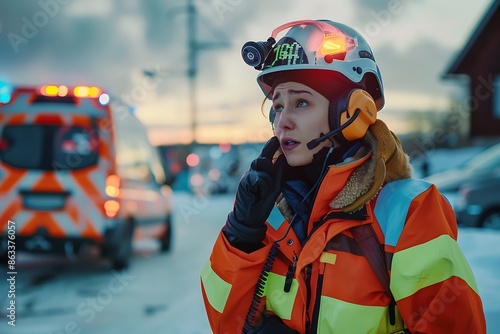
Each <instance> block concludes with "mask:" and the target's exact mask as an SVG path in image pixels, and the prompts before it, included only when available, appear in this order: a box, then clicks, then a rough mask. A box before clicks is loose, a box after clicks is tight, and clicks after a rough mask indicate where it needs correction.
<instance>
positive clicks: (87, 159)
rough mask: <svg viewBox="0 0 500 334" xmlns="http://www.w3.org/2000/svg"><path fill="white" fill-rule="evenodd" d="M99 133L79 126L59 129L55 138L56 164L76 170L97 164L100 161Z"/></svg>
mask: <svg viewBox="0 0 500 334" xmlns="http://www.w3.org/2000/svg"><path fill="white" fill-rule="evenodd" d="M98 144H99V137H98V135H97V131H93V130H91V129H84V128H81V127H77V126H66V127H60V128H58V129H57V131H56V133H55V137H54V151H53V152H54V164H55V165H57V166H63V168H66V169H70V170H74V169H82V168H86V167H89V166H92V165H95V164H97V160H98V159H99V151H98V149H99V145H98Z"/></svg>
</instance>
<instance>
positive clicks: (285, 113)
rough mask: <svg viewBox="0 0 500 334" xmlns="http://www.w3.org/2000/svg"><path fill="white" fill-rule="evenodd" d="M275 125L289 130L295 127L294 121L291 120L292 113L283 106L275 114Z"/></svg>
mask: <svg viewBox="0 0 500 334" xmlns="http://www.w3.org/2000/svg"><path fill="white" fill-rule="evenodd" d="M275 123H277V124H275V125H276V127H277V128H279V129H282V130H290V129H293V128H294V127H295V123H294V122H293V115H292V114H291V112H290V110H288V108H283V110H282V111H281V112H280V113H279V114H276V122H275Z"/></svg>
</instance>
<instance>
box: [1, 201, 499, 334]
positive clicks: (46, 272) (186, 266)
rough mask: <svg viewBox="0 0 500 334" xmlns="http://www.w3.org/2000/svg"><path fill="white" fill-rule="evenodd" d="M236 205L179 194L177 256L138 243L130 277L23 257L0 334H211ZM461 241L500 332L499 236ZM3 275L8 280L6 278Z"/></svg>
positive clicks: (464, 231) (476, 233)
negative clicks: (209, 314) (217, 250)
mask: <svg viewBox="0 0 500 334" xmlns="http://www.w3.org/2000/svg"><path fill="white" fill-rule="evenodd" d="M232 200H233V198H232V196H231V195H223V196H216V197H210V198H204V199H203V198H201V199H199V198H198V199H197V198H194V197H192V196H191V195H190V194H187V193H178V194H177V196H176V209H177V210H176V211H177V216H176V217H175V220H174V222H175V228H176V229H175V238H176V239H175V240H176V242H175V246H174V247H175V248H174V251H173V252H172V253H171V254H167V255H160V254H158V253H157V248H158V247H157V245H156V244H155V243H153V242H147V241H146V242H139V243H136V245H135V246H136V247H135V258H134V261H133V263H132V266H131V268H130V269H129V270H128V271H126V272H125V273H124V274H118V273H116V272H113V271H110V270H109V269H108V267H107V265H106V264H105V263H100V262H96V261H95V259H94V260H92V259H88V260H82V261H76V262H68V261H67V260H65V259H62V258H53V257H40V256H32V255H22V256H21V257H20V258H19V266H18V277H17V279H18V281H17V291H18V294H17V296H16V303H17V319H16V320H17V322H16V324H17V325H16V327H11V326H8V325H7V324H6V320H7V318H6V317H5V309H6V308H5V307H6V298H4V297H5V296H6V291H5V285H1V286H0V296H2V298H0V306H1V310H2V311H1V314H2V316H1V317H2V319H1V320H0V333H23V334H38V333H48V334H61V333H96V334H100V333H102V334H109V333H120V334H127V333H134V334H135V333H172V334H205V333H210V328H209V326H208V322H207V319H206V316H205V311H204V307H203V302H202V297H201V292H200V283H199V274H200V272H201V269H202V267H203V265H204V264H205V262H206V260H207V258H208V256H209V253H210V250H211V247H212V244H213V241H214V240H215V238H216V235H217V233H218V231H219V229H220V227H221V226H222V224H223V222H224V220H225V216H226V214H227V212H228V210H229V209H230V208H231V205H232ZM459 244H460V246H461V247H462V249H463V251H464V253H465V256H466V257H467V259H468V261H469V263H470V266H471V267H472V270H473V272H474V274H475V276H476V280H477V283H478V287H479V291H480V293H481V296H482V298H483V303H484V308H485V311H486V317H487V325H488V333H500V248H499V247H498V245H500V232H499V231H489V230H482V229H475V228H460V230H459ZM0 274H2V275H0V279H1V280H2V282H5V276H4V274H5V273H0ZM117 282H121V283H120V284H119V283H117ZM457 316H466V315H457Z"/></svg>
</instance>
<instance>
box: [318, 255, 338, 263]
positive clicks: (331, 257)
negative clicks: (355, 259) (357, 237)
mask: <svg viewBox="0 0 500 334" xmlns="http://www.w3.org/2000/svg"><path fill="white" fill-rule="evenodd" d="M335 261H337V254H332V253H327V252H323V254H321V257H320V258H319V262H324V263H329V264H335Z"/></svg>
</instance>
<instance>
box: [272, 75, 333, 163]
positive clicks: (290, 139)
mask: <svg viewBox="0 0 500 334" xmlns="http://www.w3.org/2000/svg"><path fill="white" fill-rule="evenodd" d="M328 105H329V101H328V100H327V99H326V98H325V97H324V96H323V95H321V94H320V93H318V92H316V91H315V90H314V89H312V88H309V87H308V86H306V85H304V84H301V83H298V82H284V83H281V84H279V85H278V86H276V88H275V89H274V95H273V108H274V111H275V112H276V117H275V119H274V128H275V132H276V136H277V137H278V139H279V140H280V145H281V150H282V151H283V153H284V154H285V157H286V160H287V162H288V164H289V165H290V166H303V165H307V164H309V163H311V162H312V160H313V155H314V154H316V153H317V152H319V151H320V150H321V149H322V148H323V147H325V146H327V147H329V146H331V145H332V144H331V142H330V141H329V140H326V141H324V142H323V143H321V144H320V145H318V146H317V147H315V148H314V149H312V150H310V149H308V148H307V143H309V142H310V141H311V140H314V139H316V138H318V137H320V136H321V134H322V133H323V134H325V133H327V132H329V131H330V128H329V125H328Z"/></svg>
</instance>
